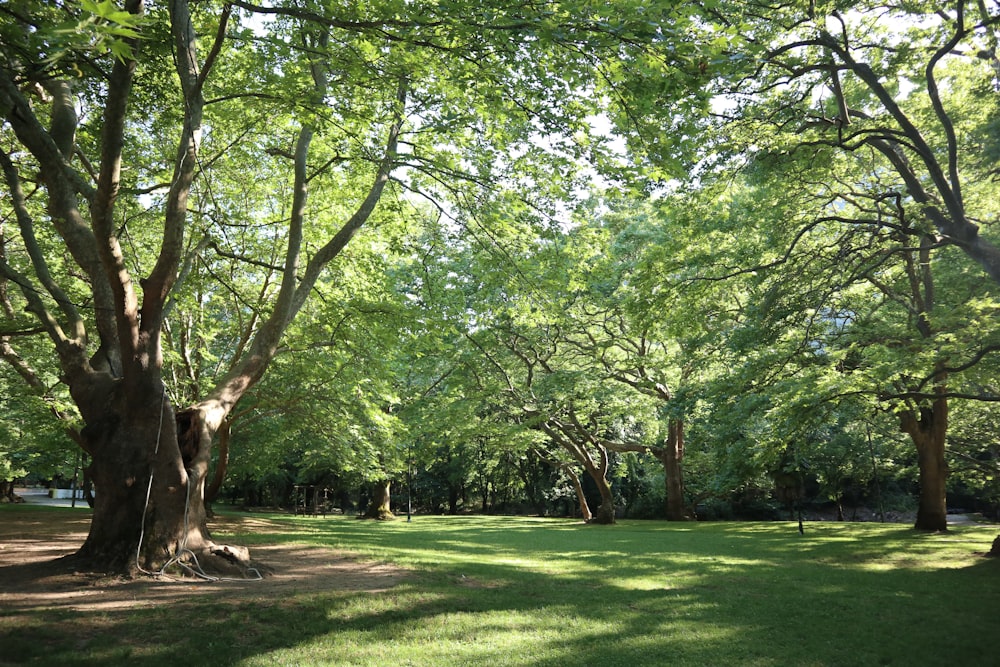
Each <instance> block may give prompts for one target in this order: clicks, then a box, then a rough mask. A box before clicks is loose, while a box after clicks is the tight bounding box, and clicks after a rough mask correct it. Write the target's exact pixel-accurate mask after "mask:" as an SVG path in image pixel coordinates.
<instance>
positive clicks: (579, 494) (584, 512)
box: [563, 466, 594, 523]
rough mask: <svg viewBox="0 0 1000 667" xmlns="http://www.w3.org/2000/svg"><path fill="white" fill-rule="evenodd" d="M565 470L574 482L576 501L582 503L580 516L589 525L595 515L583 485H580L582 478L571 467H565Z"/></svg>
mask: <svg viewBox="0 0 1000 667" xmlns="http://www.w3.org/2000/svg"><path fill="white" fill-rule="evenodd" d="M563 470H565V471H566V474H567V475H569V478H570V480H572V481H573V490H574V491H576V499H577V501H578V502H579V503H580V516H581V517H582V518H583V520H584V522H586V523H589V522H590V520H591V519H593V518H594V515H593V514H591V512H590V505H588V504H587V496H586V494H585V493H584V492H583V484H581V483H580V477H579V475H577V474H576V471H574V470H573V469H572V468H570V467H569V466H565V467H564V468H563Z"/></svg>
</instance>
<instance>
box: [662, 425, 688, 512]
mask: <svg viewBox="0 0 1000 667" xmlns="http://www.w3.org/2000/svg"><path fill="white" fill-rule="evenodd" d="M660 462H661V463H662V464H663V471H664V480H665V484H666V487H667V488H666V491H667V503H666V504H667V521H687V520H688V519H690V518H691V514H690V512H688V510H687V507H686V506H685V505H684V465H683V464H684V422H682V421H681V420H679V419H672V420H670V424H669V426H668V433H667V443H666V446H665V447H664V448H663V450H662V452H661V455H660Z"/></svg>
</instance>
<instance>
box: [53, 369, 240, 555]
mask: <svg viewBox="0 0 1000 667" xmlns="http://www.w3.org/2000/svg"><path fill="white" fill-rule="evenodd" d="M72 390H73V392H74V398H75V399H76V400H77V404H78V405H80V407H81V413H82V414H83V415H84V418H85V420H86V422H87V425H86V426H85V427H84V428H83V430H82V432H81V435H82V437H83V441H84V444H85V446H86V448H87V450H88V451H89V452H90V454H91V457H92V462H91V465H90V468H89V473H90V477H91V478H92V479H93V481H94V484H95V486H96V488H97V494H96V496H95V498H94V511H93V517H92V519H91V524H90V533H89V534H88V536H87V539H86V541H85V542H84V544H83V546H82V547H81V548H80V551H79V552H78V553H77V558H78V559H79V560H80V561H81V562H82V564H84V565H85V566H87V567H88V568H91V569H94V570H101V571H107V572H127V573H132V574H135V573H137V572H160V571H162V570H164V569H165V568H166V567H169V566H170V565H173V564H178V565H179V566H180V567H181V568H183V569H185V570H186V571H189V572H190V571H198V570H200V571H202V572H204V573H225V574H239V573H242V572H243V571H245V570H244V569H243V568H245V567H247V566H248V565H249V555H248V553H247V551H246V550H245V549H238V548H232V547H223V546H221V545H217V544H215V543H214V542H213V541H212V539H211V536H210V535H209V532H208V528H207V518H206V513H205V505H204V502H203V491H204V481H205V479H204V478H205V471H206V470H207V458H208V450H209V447H210V444H211V441H210V440H209V441H208V442H205V441H204V439H203V438H201V437H200V436H201V428H200V426H201V424H200V421H201V420H200V419H198V417H199V416H200V415H199V413H198V412H197V411H186V412H184V413H180V414H178V415H177V417H176V418H175V414H174V410H173V406H171V404H170V402H169V400H168V399H167V398H166V395H165V393H164V390H163V387H162V385H161V384H160V383H159V382H154V381H150V382H147V383H145V384H143V386H139V387H133V388H130V389H126V387H125V382H124V381H122V380H116V379H112V378H111V377H110V376H109V375H106V374H93V375H91V377H89V378H87V381H86V382H83V383H79V384H75V385H74V386H73V387H72Z"/></svg>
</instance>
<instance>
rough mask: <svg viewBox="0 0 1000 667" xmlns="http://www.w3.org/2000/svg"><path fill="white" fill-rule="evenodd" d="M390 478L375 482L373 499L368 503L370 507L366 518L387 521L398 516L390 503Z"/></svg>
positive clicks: (365, 515) (366, 512)
mask: <svg viewBox="0 0 1000 667" xmlns="http://www.w3.org/2000/svg"><path fill="white" fill-rule="evenodd" d="M390 483H391V482H390V480H388V479H383V480H380V481H378V482H375V484H374V485H373V488H372V500H371V502H370V503H368V509H367V510H366V511H365V514H364V517H365V518H366V519H378V520H379V521H387V520H389V519H395V518H396V517H395V516H394V515H393V513H392V508H391V507H390V505H389V489H390Z"/></svg>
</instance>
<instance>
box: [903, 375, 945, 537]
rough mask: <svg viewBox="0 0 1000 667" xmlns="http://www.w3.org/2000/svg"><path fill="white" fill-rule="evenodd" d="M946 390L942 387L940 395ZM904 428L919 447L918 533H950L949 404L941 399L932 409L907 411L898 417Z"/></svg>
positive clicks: (924, 408) (923, 408) (937, 400)
mask: <svg viewBox="0 0 1000 667" xmlns="http://www.w3.org/2000/svg"><path fill="white" fill-rule="evenodd" d="M941 391H943V388H939V392H941ZM899 420H900V427H901V429H902V430H903V431H904V432H905V433H907V434H909V436H910V439H911V440H912V441H913V444H914V445H915V446H916V448H917V463H918V465H919V468H920V499H919V505H918V508H917V522H916V524H915V526H914V527H915V528H916V529H917V530H928V531H946V530H948V505H947V498H946V490H945V484H946V482H947V479H948V464H947V462H946V461H945V456H944V454H945V438H946V434H947V432H948V402H947V399H945V398H938V399H936V400H935V401H934V403H933V406H932V407H929V408H928V407H922V408H920V409H919V416H918V412H917V411H916V410H907V411H905V412H902V413H900V416H899Z"/></svg>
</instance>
